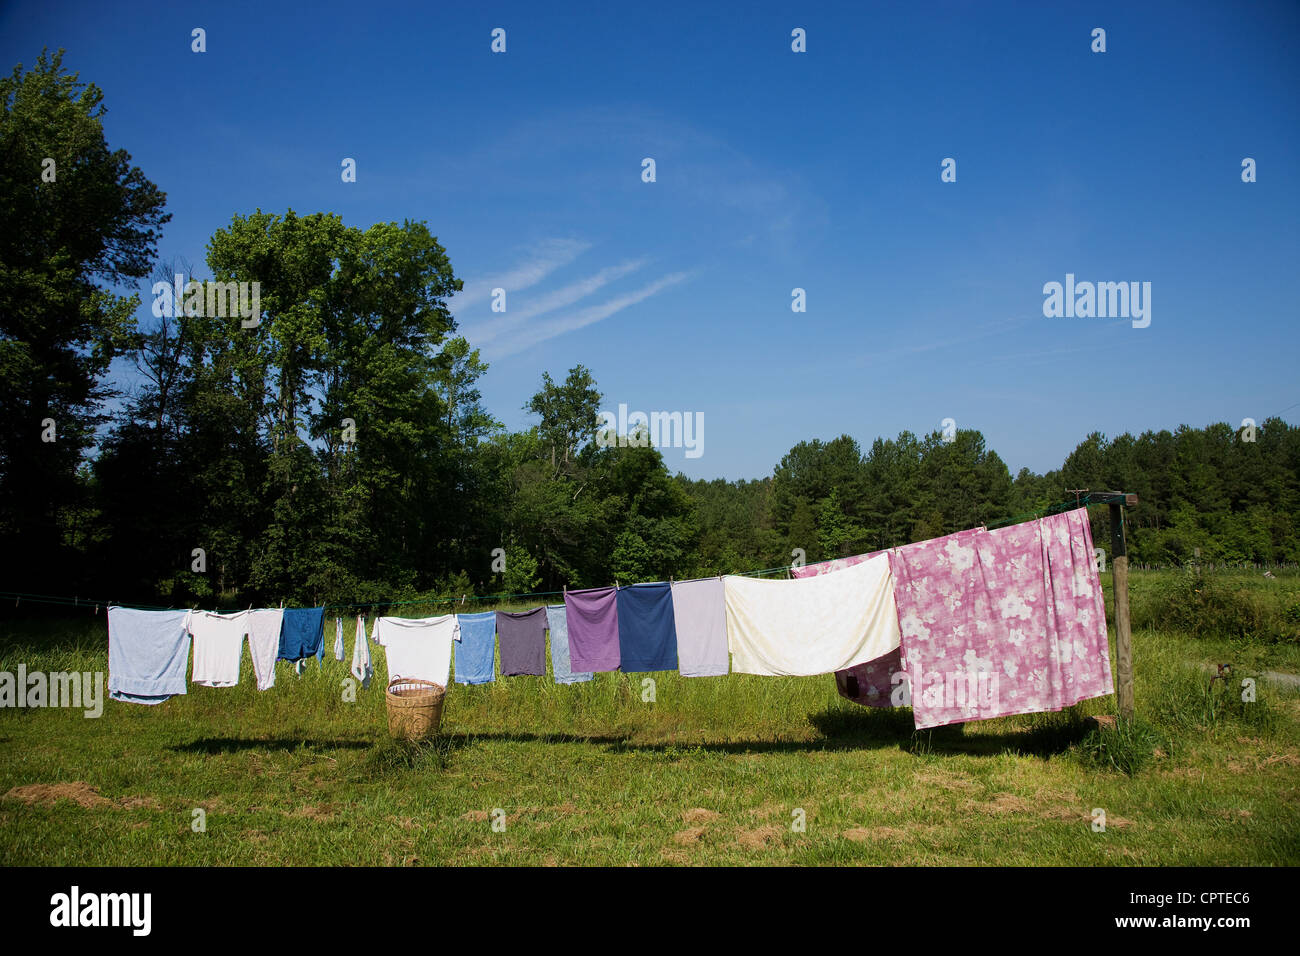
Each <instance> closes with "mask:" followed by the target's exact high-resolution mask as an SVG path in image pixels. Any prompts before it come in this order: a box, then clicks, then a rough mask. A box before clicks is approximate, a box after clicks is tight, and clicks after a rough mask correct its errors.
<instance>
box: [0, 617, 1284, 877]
mask: <svg viewBox="0 0 1300 956" xmlns="http://www.w3.org/2000/svg"><path fill="white" fill-rule="evenodd" d="M407 613H410V614H411V615H412V616H415V615H416V614H419V613H429V611H428V609H418V608H416V609H410V610H409V611H408V612H407ZM351 631H352V624H351V622H345V634H346V643H347V649H348V655H349V659H350V656H351V650H352V640H353V636H352V633H351ZM332 643H333V622H332V620H329V621H327V627H326V644H327V654H326V660H325V663H324V665H323V666H318V665H317V663H316V662H315V661H314V660H313V661H311V662H310V663H309V664H308V666H307V669H306V672H305V673H304V674H303V675H302V676H298V675H296V674H295V673H294V671H293V668H292V667H291V666H290V665H288V664H283V663H282V664H280V665H279V672H278V674H277V679H276V686H275V688H274V689H273V690H271V691H268V692H265V693H259V692H258V691H257V690H256V689H255V686H254V683H253V679H252V666H251V661H250V660H249V659H248V658H247V655H246V656H245V660H244V662H243V669H242V671H241V684H240V686H238V687H236V688H227V689H214V688H204V687H195V686H191V687H190V690H189V693H188V694H187V695H185V696H184V697H176V698H173V699H172V700H170V701H168V702H167V703H165V704H163V705H161V706H158V707H143V706H139V705H133V704H119V703H116V702H113V701H108V702H106V703H105V705H104V713H103V716H102V717H100V718H99V719H93V720H92V719H85V718H84V717H82V716H81V712H80V711H70V710H54V709H45V710H3V711H0V859H3V861H4V862H5V863H7V864H11V865H15V864H38V865H74V864H76V865H121V864H157V865H191V866H193V865H308V864H325V865H412V864H415V865H434V864H438V865H441V864H452V865H501V864H526V865H574V864H577V865H584V864H585V865H664V864H668V865H673V864H709V865H727V864H813V865H815V864H833V865H839V864H874V865H929V864H981V865H1019V864H1028V865H1035V864H1039V865H1061V864H1070V865H1085V866H1089V865H1111V864H1118V865H1124V864H1142V865H1168V864H1177V865H1206V864H1228V865H1277V864H1283V865H1290V864H1296V863H1297V862H1300V698H1298V697H1297V694H1296V691H1295V690H1293V689H1290V688H1287V687H1279V686H1275V685H1272V684H1269V683H1267V682H1265V681H1263V680H1261V681H1260V683H1259V685H1258V691H1257V693H1258V700H1257V701H1256V702H1255V703H1253V704H1251V703H1242V702H1241V701H1240V699H1239V698H1240V690H1239V686H1238V684H1239V681H1237V682H1234V684H1233V686H1232V687H1231V688H1228V687H1225V685H1224V683H1223V682H1222V681H1218V682H1214V686H1213V687H1211V686H1210V682H1209V680H1208V675H1207V674H1206V673H1205V672H1204V671H1203V669H1202V668H1203V667H1205V666H1206V665H1208V664H1213V663H1225V662H1232V663H1233V664H1234V671H1235V673H1234V678H1240V677H1244V676H1250V675H1251V674H1252V673H1257V672H1258V671H1260V670H1261V669H1263V668H1265V667H1267V668H1269V669H1279V670H1289V671H1291V672H1297V671H1300V656H1298V655H1297V653H1296V649H1295V648H1293V647H1277V646H1273V647H1270V648H1266V649H1259V648H1254V649H1252V648H1251V647H1249V646H1245V645H1242V644H1241V643H1240V642H1232V641H1221V642H1216V641H1213V640H1204V639H1200V640H1194V639H1192V638H1189V637H1186V636H1180V635H1179V634H1176V633H1165V632H1161V631H1156V630H1141V631H1138V632H1137V633H1135V635H1134V645H1135V651H1134V656H1135V667H1136V694H1137V702H1138V720H1137V722H1136V723H1135V724H1134V725H1133V726H1132V727H1130V728H1128V731H1129V733H1128V734H1127V735H1126V736H1124V739H1123V740H1118V739H1116V738H1117V737H1118V736H1121V735H1115V734H1111V735H1110V736H1107V735H1105V734H1102V733H1101V732H1099V731H1097V730H1095V729H1093V727H1092V725H1091V724H1090V723H1089V722H1088V721H1087V720H1085V715H1088V714H1102V713H1114V708H1115V704H1114V698H1101V699H1098V700H1095V701H1088V702H1086V703H1085V704H1083V705H1080V706H1079V707H1077V708H1073V709H1071V710H1069V711H1066V712H1063V713H1061V714H1046V715H1033V716H1026V717H1015V718H1005V719H1000V720H993V721H985V722H981V723H971V724H967V725H965V726H963V727H954V728H942V729H939V730H936V731H933V732H922V733H916V732H914V731H913V729H912V723H911V712H910V711H877V710H868V709H865V708H861V707H857V706H855V705H853V704H850V703H848V702H846V701H842V700H841V699H840V698H839V697H838V696H837V695H836V693H835V687H834V681H833V679H832V678H831V677H829V676H827V677H818V678H801V679H789V678H785V679H778V678H760V677H751V676H744V675H731V676H728V677H719V678H696V679H687V678H683V677H681V676H679V675H678V674H676V673H660V674H653V675H641V674H631V675H624V674H600V675H597V677H596V679H595V680H594V681H592V682H591V683H589V684H579V685H570V686H558V685H556V684H554V683H553V682H552V681H551V680H550V678H549V676H548V677H546V678H531V677H516V678H498V679H497V682H496V683H495V684H489V685H485V686H479V687H462V686H460V685H453V687H452V689H451V692H450V694H449V696H448V701H447V705H446V709H445V711H444V717H443V724H442V729H443V733H442V735H441V736H440V737H439V738H438V739H437V740H435V741H433V742H431V743H428V744H425V745H420V746H406V745H398V744H395V743H394V742H392V741H391V740H390V739H389V737H388V734H387V728H386V720H385V705H384V691H383V687H382V677H383V675H384V674H385V673H386V669H385V665H384V660H383V651H382V649H381V648H377V647H374V646H373V645H372V654H373V656H374V659H375V666H376V672H377V675H378V678H377V680H376V681H375V682H374V683H373V684H372V686H371V687H370V688H369V689H366V690H358V691H357V699H356V702H355V703H348V702H345V701H344V699H343V688H342V686H341V682H342V681H343V680H344V679H345V677H346V676H347V673H348V672H347V663H346V662H342V663H341V662H336V661H334V660H333V659H332V655H330V654H329V653H328V648H329V646H331V645H332ZM19 663H24V664H26V666H27V668H28V670H29V671H30V670H45V671H68V670H76V671H85V670H90V671H95V670H98V671H104V672H106V671H107V654H106V651H105V633H104V618H103V616H102V614H101V615H100V616H99V617H94V616H92V615H90V614H89V613H87V614H86V616H85V618H83V619H81V620H80V621H77V622H73V623H65V624H45V625H35V624H29V625H26V626H24V627H22V628H15V627H13V626H6V627H5V628H4V633H3V634H0V670H7V671H11V672H12V671H14V670H16V668H17V665H18V664H19ZM647 677H650V678H653V680H654V698H655V699H654V700H653V702H651V701H647V700H643V694H644V691H645V688H644V687H643V683H642V681H643V679H644V678H647ZM1134 740H1136V743H1134V742H1133V741H1134ZM1134 748H1136V755H1137V757H1139V758H1142V759H1140V760H1137V761H1136V765H1137V766H1138V769H1135V770H1134V772H1133V773H1131V774H1130V773H1125V772H1121V771H1118V770H1115V769H1107V768H1108V767H1110V766H1112V764H1111V763H1109V762H1108V758H1109V757H1111V756H1114V755H1116V754H1118V755H1120V756H1121V757H1124V756H1133V755H1134V752H1135V751H1134ZM1144 748H1145V750H1144ZM1121 762H1122V761H1121ZM1098 808H1099V809H1101V810H1104V811H1105V817H1106V827H1105V830H1104V832H1097V831H1095V830H1094V829H1093V821H1094V810H1095V809H1098ZM200 809H201V810H202V811H203V812H204V815H205V818H206V830H205V832H195V831H194V829H193V827H192V823H193V821H194V820H195V812H194V811H195V810H200ZM801 821H802V826H800V822H801ZM502 824H504V826H502Z"/></svg>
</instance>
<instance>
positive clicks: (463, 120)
mask: <svg viewBox="0 0 1300 956" xmlns="http://www.w3.org/2000/svg"><path fill="white" fill-rule="evenodd" d="M542 6H543V5H541V4H518V5H516V4H491V3H481V4H474V3H465V4H441V3H440V4H426V3H421V4H410V5H401V4H388V3H381V2H370V3H361V4H353V3H331V2H325V3H318V4H313V5H311V8H310V12H303V11H302V10H301V9H288V8H286V9H283V10H282V9H280V7H279V6H278V5H277V4H274V3H268V2H261V3H250V4H236V3H232V4H224V3H223V4H220V5H216V4H187V3H158V4H154V3H146V2H133V3H129V4H123V5H116V4H104V3H102V2H98V0H97V2H90V3H49V2H36V3H23V2H11V3H8V4H6V5H5V6H4V7H3V8H2V9H0V51H2V52H3V54H4V56H5V57H6V58H7V63H6V64H5V68H6V69H8V68H10V67H12V66H13V65H14V64H16V63H18V62H22V63H23V64H24V65H25V66H27V67H30V66H31V64H32V63H34V61H35V59H36V57H37V56H38V54H39V53H40V50H41V48H42V46H49V47H51V48H52V49H54V48H58V47H60V46H62V47H65V48H66V49H67V54H66V58H65V66H67V67H68V68H69V69H71V70H74V71H79V72H80V73H81V78H82V79H83V80H89V81H92V82H94V83H96V84H97V85H98V86H99V87H100V88H101V89H103V90H104V93H105V98H106V100H105V101H106V105H107V106H108V109H109V113H108V115H107V117H106V118H105V125H106V129H107V135H108V140H109V144H110V146H112V147H114V148H124V149H126V150H128V151H129V152H130V153H131V154H132V158H133V161H134V162H135V163H136V164H137V165H139V166H140V167H141V168H142V169H143V170H144V172H145V174H146V175H147V176H149V178H150V179H152V180H153V181H154V182H155V183H157V184H158V185H159V187H160V188H162V189H163V190H165V191H166V193H167V196H168V206H167V208H168V210H169V211H170V212H171V213H172V216H173V219H172V221H171V223H169V224H168V226H167V227H166V232H165V236H164V239H163V241H162V243H161V244H160V246H159V253H160V254H161V255H162V257H163V258H165V259H171V258H173V257H180V258H184V259H188V260H189V261H190V262H192V263H193V264H194V265H195V266H196V267H198V269H199V272H200V274H207V273H206V267H205V266H204V265H203V263H204V247H205V245H206V242H207V240H208V238H209V237H210V236H211V235H212V233H213V232H214V231H215V230H216V229H218V228H220V227H222V226H224V225H226V224H228V223H229V221H230V219H231V217H232V215H234V214H236V213H241V214H247V213H250V212H252V211H253V210H254V209H256V208H259V207H260V208H261V209H263V210H265V211H270V212H281V213H282V212H283V211H284V210H286V209H288V208H293V209H295V210H296V211H298V212H299V213H302V214H306V213H311V212H316V211H331V212H337V213H339V214H340V215H341V216H342V217H343V219H344V221H345V222H346V223H347V224H349V225H357V226H367V225H370V224H371V223H374V222H379V221H399V222H400V221H401V220H403V219H407V218H409V219H415V220H424V221H427V222H428V224H429V226H430V228H431V230H432V231H433V233H434V234H435V235H436V236H438V237H439V240H440V241H441V242H442V244H443V245H444V246H445V247H446V249H447V251H448V254H449V256H450V258H451V261H452V263H453V265H454V267H455V269H456V273H457V275H458V276H460V277H461V278H463V279H464V280H465V292H464V293H463V294H462V295H461V296H458V297H456V298H455V299H453V301H452V303H451V305H452V309H453V312H454V313H455V314H456V316H457V319H458V321H459V323H460V326H461V331H462V332H463V333H464V334H466V335H467V336H468V337H469V339H470V341H471V342H473V343H474V344H475V345H477V346H479V347H480V348H481V349H482V350H483V353H484V356H485V358H486V359H487V360H488V361H489V362H490V364H491V369H490V371H489V372H488V373H487V375H486V377H485V379H484V381H483V382H482V391H483V396H484V401H485V404H486V405H487V407H488V408H489V410H490V411H491V412H492V413H493V414H495V415H496V416H497V417H498V418H500V419H502V420H503V421H504V422H505V424H506V425H508V426H510V427H512V428H519V427H524V426H526V425H527V424H530V419H529V418H528V416H527V415H526V414H525V413H524V412H523V411H522V410H521V406H522V405H523V404H524V403H525V402H526V401H527V399H528V397H529V396H530V395H531V394H532V393H533V392H534V391H536V389H537V387H538V385H539V383H540V380H541V376H542V372H543V371H549V372H551V374H552V375H553V376H554V377H556V378H562V377H563V375H564V374H565V372H566V370H567V369H568V368H570V367H571V366H573V365H575V364H578V363H582V364H584V365H586V366H588V367H589V368H591V369H592V371H593V373H594V374H595V376H596V379H597V382H598V384H599V386H600V388H601V390H602V391H603V392H604V393H605V396H606V398H605V407H606V408H608V409H610V410H611V411H616V410H617V407H618V405H619V404H620V403H626V404H627V406H628V407H629V409H631V410H643V411H647V412H649V411H683V412H693V413H702V414H703V416H704V421H705V432H704V445H703V450H704V454H703V455H701V456H700V457H698V458H691V459H688V458H686V457H685V456H684V452H683V450H682V449H665V450H664V455H665V459H666V460H667V462H668V465H669V467H670V468H672V469H674V470H678V469H680V470H682V471H684V472H685V473H686V474H688V475H690V476H692V477H706V478H712V477H726V478H742V477H745V478H756V477H762V476H764V475H767V474H770V472H771V469H772V467H773V466H774V465H775V464H776V463H777V462H778V461H779V460H780V458H781V456H782V455H783V454H784V453H785V452H786V451H787V450H788V449H789V448H790V446H791V445H793V444H795V443H796V442H798V441H800V440H802V439H811V438H823V439H829V438H833V437H835V436H836V435H839V434H841V433H848V434H850V435H852V436H854V437H855V438H857V439H858V440H859V441H860V442H861V443H862V444H863V446H864V448H865V447H868V446H869V445H870V443H871V441H872V440H873V439H874V438H875V437H877V436H886V437H892V436H894V435H896V434H897V433H898V432H899V431H901V430H903V429H908V430H911V431H913V432H916V433H925V432H929V431H932V430H935V429H938V428H940V427H941V422H942V420H943V419H945V418H952V419H954V420H955V421H956V423H957V425H958V427H961V428H977V429H979V430H981V431H982V432H983V433H984V435H985V437H986V438H987V440H988V442H989V444H990V446H991V447H992V448H994V449H995V450H997V451H998V452H999V453H1000V454H1001V455H1002V456H1003V458H1004V459H1005V460H1006V461H1007V463H1008V465H1009V466H1010V467H1011V468H1012V470H1013V472H1014V471H1016V470H1018V469H1019V468H1021V467H1029V468H1031V469H1033V470H1035V471H1039V472H1041V471H1044V470H1047V469H1050V468H1054V467H1058V466H1059V465H1060V463H1061V461H1062V459H1063V458H1064V456H1065V455H1066V454H1068V453H1069V451H1070V450H1072V449H1073V448H1074V446H1075V445H1076V444H1077V443H1078V442H1079V441H1080V440H1081V439H1082V438H1083V437H1084V436H1085V435H1086V434H1088V433H1089V432H1092V431H1101V432H1103V433H1105V434H1108V435H1115V434H1119V433H1120V432H1123V431H1133V432H1135V433H1136V432H1139V431H1142V430H1146V429H1159V428H1172V427H1175V426H1177V425H1178V424H1180V423H1188V424H1192V425H1198V426H1199V425H1204V424H1207V423H1209V422H1213V421H1230V422H1233V423H1234V424H1235V423H1238V422H1240V421H1241V420H1242V419H1244V418H1247V417H1250V418H1254V419H1255V420H1257V421H1261V420H1263V419H1264V418H1265V417H1267V416H1269V415H1271V414H1275V413H1278V412H1282V411H1283V410H1284V409H1287V411H1286V412H1285V413H1284V414H1283V415H1282V417H1284V418H1286V419H1287V420H1288V421H1291V422H1293V423H1294V422H1298V421H1300V375H1297V373H1296V359H1297V355H1300V308H1298V307H1297V304H1296V302H1297V300H1296V290H1295V281H1296V276H1297V274H1298V273H1300V269H1298V268H1297V266H1298V265H1300V225H1298V223H1300V186H1298V185H1297V180H1296V172H1295V170H1296V166H1297V159H1298V158H1300V156H1298V151H1297V146H1298V145H1300V143H1298V140H1300V60H1298V59H1297V58H1296V56H1295V54H1294V50H1295V45H1296V43H1297V41H1298V40H1300V5H1296V4H1294V3H1263V2H1260V3H1249V4H1244V5H1243V4H1233V3H1219V4H1206V3H1186V2H1180V3H1161V4H1146V3H1144V4H1141V5H1135V4H1129V3H1118V4H1087V5H1083V4H1068V3H1051V4H1031V3H1024V4H1007V5H996V6H994V5H986V4H977V3H938V4H925V5H920V6H918V5H913V4H897V5H891V6H889V7H887V8H884V5H876V4H842V5H808V4H802V3H801V4H752V5H745V6H744V7H743V8H742V7H740V6H736V7H735V10H741V9H743V10H744V11H745V12H744V13H740V12H734V11H733V12H726V13H722V12H718V13H709V12H702V11H701V9H700V6H699V5H697V4H680V5H677V4H669V3H655V4H649V5H646V4H607V3H605V4H602V3H593V4H584V5H566V9H565V11H564V12H556V11H553V10H542V9H540V8H541V7H542ZM877 7H882V8H880V9H877ZM194 27H202V28H204V29H205V30H206V32H207V52H206V53H203V54H196V53H193V52H191V50H190V43H191V39H190V31H191V29H192V28H194ZM495 27H501V28H504V29H505V30H506V53H504V54H494V53H492V52H491V50H490V44H491V35H490V34H491V31H492V29H493V28H495ZM796 27H801V28H803V29H804V30H806V31H807V52H806V53H802V54H797V53H794V52H792V51H791V48H790V44H791V38H790V34H791V30H793V29H794V28H796ZM1095 27H1101V28H1104V29H1105V30H1106V46H1107V49H1106V52H1105V53H1093V52H1092V51H1091V44H1092V38H1091V32H1092V30H1093V29H1094V28H1095ZM344 157H353V158H355V159H356V161H357V173H358V174H357V182H355V183H343V182H342V181H341V179H340V175H339V174H340V163H341V161H342V159H343V158H344ZM644 157H653V158H654V159H655V162H656V175H657V181H656V182H654V183H644V182H642V179H641V170H642V167H641V161H642V159H643V158H644ZM947 157H952V158H954V159H955V160H956V162H957V181H956V182H955V183H943V182H941V181H940V164H941V161H942V160H943V159H945V158H947ZM1244 157H1252V158H1253V159H1255V160H1256V162H1257V170H1258V173H1257V175H1258V181H1257V182H1255V183H1250V184H1247V183H1243V182H1242V181H1241V162H1242V159H1243V158H1244ZM1067 273H1073V274H1074V275H1075V276H1076V277H1077V279H1078V280H1079V281H1084V280H1090V281H1138V282H1150V283H1151V289H1152V292H1151V324H1150V326H1149V327H1147V328H1142V329H1137V328H1133V327H1132V324H1131V322H1129V321H1128V320H1115V319H1100V318H1045V317H1044V315H1043V300H1044V295H1043V291H1042V290H1043V285H1044V283H1047V282H1051V281H1057V282H1063V281H1064V280H1065V276H1066V274H1067ZM497 286H500V287H503V288H505V289H506V303H507V311H506V313H505V314H504V315H501V314H494V313H493V312H492V311H491V308H490V302H491V298H490V289H491V288H493V287H497ZM796 287H799V288H803V289H805V290H806V294H807V311H806V312H805V313H803V314H796V313H793V312H792V311H791V308H790V303H791V290H792V289H794V288H796Z"/></svg>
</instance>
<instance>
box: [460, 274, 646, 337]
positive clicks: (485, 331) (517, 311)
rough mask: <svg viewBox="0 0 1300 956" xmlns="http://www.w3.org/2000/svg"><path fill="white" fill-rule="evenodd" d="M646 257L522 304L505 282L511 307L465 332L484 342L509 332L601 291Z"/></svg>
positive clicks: (508, 305)
mask: <svg viewBox="0 0 1300 956" xmlns="http://www.w3.org/2000/svg"><path fill="white" fill-rule="evenodd" d="M646 262H647V260H646V259H632V260H629V261H627V262H622V263H619V264H618V265H616V266H610V267H608V268H606V269H601V270H600V271H599V272H597V273H596V274H595V275H591V276H588V277H587V278H585V279H579V280H578V281H577V282H571V283H569V285H566V286H564V287H563V288H560V289H555V290H553V291H551V292H547V293H543V294H542V295H540V296H536V297H534V298H530V299H527V300H525V301H524V304H523V307H522V308H513V307H511V306H512V303H518V302H519V299H518V298H515V299H513V300H512V299H511V298H510V295H511V293H512V292H513V290H512V289H511V288H510V287H509V286H503V287H502V288H505V289H506V304H507V307H508V310H507V311H506V312H504V313H501V314H500V315H499V316H494V317H493V318H492V319H490V320H487V321H484V322H478V323H474V324H472V325H470V326H468V327H467V328H466V330H465V334H466V335H467V336H468V337H470V338H471V339H472V340H473V341H474V343H475V344H476V345H479V346H485V345H487V344H488V343H489V342H491V341H493V340H494V339H497V338H499V337H500V336H502V335H506V334H508V333H510V332H511V331H512V330H514V329H517V328H518V327H519V326H520V325H522V324H523V323H524V322H527V321H528V320H529V319H533V318H536V317H537V316H539V315H545V314H546V313H548V312H554V311H555V310H556V309H564V308H567V307H569V306H571V305H573V304H574V303H575V302H578V301H580V300H582V299H585V298H586V297H587V296H589V295H592V294H593V293H595V292H598V291H599V290H600V289H602V288H604V287H605V286H606V285H608V284H609V283H611V282H614V281H616V280H618V279H621V278H623V277H624V276H626V275H629V274H631V273H633V272H635V271H637V270H638V269H640V268H641V267H642V266H644V265H645V264H646Z"/></svg>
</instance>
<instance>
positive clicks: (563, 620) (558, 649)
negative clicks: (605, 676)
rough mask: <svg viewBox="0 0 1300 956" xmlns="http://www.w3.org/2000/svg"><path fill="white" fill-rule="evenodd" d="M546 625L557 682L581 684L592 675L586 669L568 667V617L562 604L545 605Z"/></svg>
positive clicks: (552, 667)
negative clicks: (549, 636)
mask: <svg viewBox="0 0 1300 956" xmlns="http://www.w3.org/2000/svg"><path fill="white" fill-rule="evenodd" d="M546 626H547V628H548V629H549V630H550V632H551V670H552V671H553V672H554V673H555V683H557V684H581V683H582V682H583V681H589V680H591V678H592V675H591V674H590V673H588V672H586V671H578V672H577V673H575V672H574V671H572V670H570V669H569V619H568V617H567V616H566V615H565V613H564V605H563V604H548V605H546Z"/></svg>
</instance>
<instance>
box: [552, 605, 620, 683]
mask: <svg viewBox="0 0 1300 956" xmlns="http://www.w3.org/2000/svg"><path fill="white" fill-rule="evenodd" d="M564 610H565V618H566V619H567V620H568V623H569V666H570V667H572V668H573V669H574V670H575V671H616V670H618V665H619V663H620V659H619V651H618V591H617V590H616V589H614V588H590V589H588V590H585V591H569V592H567V593H566V594H565V595H564Z"/></svg>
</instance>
